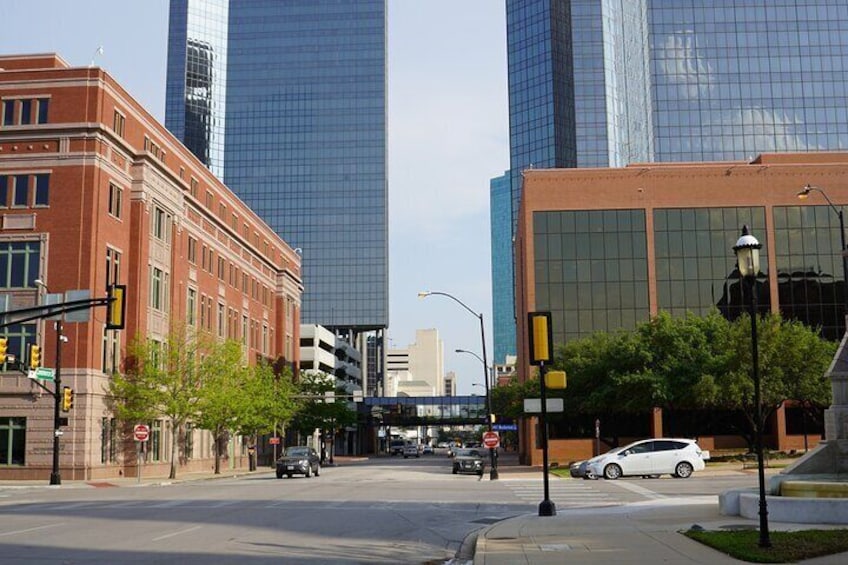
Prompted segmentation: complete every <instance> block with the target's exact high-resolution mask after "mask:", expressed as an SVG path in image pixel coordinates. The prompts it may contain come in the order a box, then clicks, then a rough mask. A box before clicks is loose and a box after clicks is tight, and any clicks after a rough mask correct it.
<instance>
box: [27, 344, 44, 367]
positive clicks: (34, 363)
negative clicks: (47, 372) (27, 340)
mask: <svg viewBox="0 0 848 565" xmlns="http://www.w3.org/2000/svg"><path fill="white" fill-rule="evenodd" d="M39 367H41V346H39V345H35V344H33V345H30V346H29V368H30V369H38V368H39Z"/></svg>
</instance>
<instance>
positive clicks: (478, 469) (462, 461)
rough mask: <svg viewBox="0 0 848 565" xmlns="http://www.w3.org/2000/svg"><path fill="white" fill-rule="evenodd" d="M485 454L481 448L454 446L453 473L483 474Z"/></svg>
mask: <svg viewBox="0 0 848 565" xmlns="http://www.w3.org/2000/svg"><path fill="white" fill-rule="evenodd" d="M485 466H486V465H485V463H484V462H483V454H482V452H481V450H480V449H466V448H461V447H457V448H454V456H453V474H454V475H456V474H457V473H474V474H475V475H480V476H481V477H482V476H483V468H484V467H485Z"/></svg>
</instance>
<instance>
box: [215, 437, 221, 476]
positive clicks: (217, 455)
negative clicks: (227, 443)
mask: <svg viewBox="0 0 848 565" xmlns="http://www.w3.org/2000/svg"><path fill="white" fill-rule="evenodd" d="M222 435H223V433H222V432H221V429H220V428H218V429H217V430H215V474H216V475H220V474H221V436H222Z"/></svg>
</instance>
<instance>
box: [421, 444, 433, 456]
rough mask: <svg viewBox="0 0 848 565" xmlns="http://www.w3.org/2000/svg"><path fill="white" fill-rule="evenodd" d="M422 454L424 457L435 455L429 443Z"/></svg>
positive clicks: (425, 445) (422, 450)
mask: <svg viewBox="0 0 848 565" xmlns="http://www.w3.org/2000/svg"><path fill="white" fill-rule="evenodd" d="M421 453H423V454H424V455H428V454H429V455H432V454H433V446H432V445H430V444H429V443H425V444H424V447H423V448H422V449H421Z"/></svg>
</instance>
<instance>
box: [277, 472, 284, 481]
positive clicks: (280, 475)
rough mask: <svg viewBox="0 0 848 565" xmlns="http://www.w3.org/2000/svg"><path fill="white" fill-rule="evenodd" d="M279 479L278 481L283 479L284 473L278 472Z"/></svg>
mask: <svg viewBox="0 0 848 565" xmlns="http://www.w3.org/2000/svg"><path fill="white" fill-rule="evenodd" d="M277 478H278V479H282V478H283V472H282V471H277Z"/></svg>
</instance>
